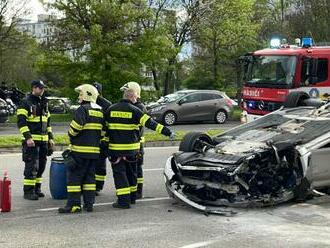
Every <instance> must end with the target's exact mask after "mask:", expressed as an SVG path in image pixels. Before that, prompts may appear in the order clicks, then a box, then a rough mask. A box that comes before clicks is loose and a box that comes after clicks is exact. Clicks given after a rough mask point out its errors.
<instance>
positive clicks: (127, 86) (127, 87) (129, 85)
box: [120, 82, 141, 98]
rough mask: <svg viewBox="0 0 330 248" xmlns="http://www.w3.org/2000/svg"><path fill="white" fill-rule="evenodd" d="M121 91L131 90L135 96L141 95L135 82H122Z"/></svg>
mask: <svg viewBox="0 0 330 248" xmlns="http://www.w3.org/2000/svg"><path fill="white" fill-rule="evenodd" d="M120 90H121V91H125V90H133V91H134V92H135V93H136V95H137V97H138V98H140V97H141V87H140V85H139V84H138V83H137V82H128V83H126V84H124V85H123V86H122V87H121V88H120Z"/></svg>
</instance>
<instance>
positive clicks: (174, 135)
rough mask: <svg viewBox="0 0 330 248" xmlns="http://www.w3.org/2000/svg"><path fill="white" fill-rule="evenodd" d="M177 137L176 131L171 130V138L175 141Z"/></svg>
mask: <svg viewBox="0 0 330 248" xmlns="http://www.w3.org/2000/svg"><path fill="white" fill-rule="evenodd" d="M175 138H176V134H175V132H171V134H170V140H171V141H173V140H175Z"/></svg>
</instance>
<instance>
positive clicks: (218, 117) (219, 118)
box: [214, 109, 228, 124]
mask: <svg viewBox="0 0 330 248" xmlns="http://www.w3.org/2000/svg"><path fill="white" fill-rule="evenodd" d="M227 118H228V114H227V112H226V111H225V110H223V109H220V110H219V111H218V112H217V113H216V114H215V117H214V120H215V122H216V123H218V124H223V123H225V122H226V121H227Z"/></svg>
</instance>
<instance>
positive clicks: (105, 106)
mask: <svg viewBox="0 0 330 248" xmlns="http://www.w3.org/2000/svg"><path fill="white" fill-rule="evenodd" d="M96 104H97V105H99V106H100V107H101V108H102V111H103V114H105V112H106V111H107V109H108V108H109V107H110V106H111V104H112V103H111V102H110V101H109V100H108V99H106V98H104V97H103V96H100V95H99V96H98V97H97V100H96ZM101 136H102V137H101V141H102V142H104V144H106V145H107V144H108V142H109V139H108V138H107V137H105V129H104V130H102V133H101ZM104 146H105V145H104ZM101 148H102V146H101ZM105 149H106V148H105Z"/></svg>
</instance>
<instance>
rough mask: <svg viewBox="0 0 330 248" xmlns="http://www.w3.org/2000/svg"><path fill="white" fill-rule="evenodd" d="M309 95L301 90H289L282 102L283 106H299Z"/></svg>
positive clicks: (302, 104)
mask: <svg viewBox="0 0 330 248" xmlns="http://www.w3.org/2000/svg"><path fill="white" fill-rule="evenodd" d="M309 98H310V96H309V95H308V94H307V93H306V92H303V91H294V92H291V93H290V94H289V95H288V97H287V99H286V101H285V102H284V107H285V108H296V107H299V106H305V105H306V104H304V101H305V100H307V99H309Z"/></svg>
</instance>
